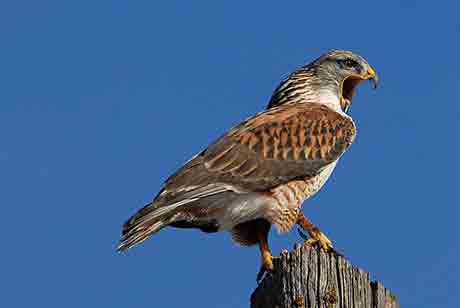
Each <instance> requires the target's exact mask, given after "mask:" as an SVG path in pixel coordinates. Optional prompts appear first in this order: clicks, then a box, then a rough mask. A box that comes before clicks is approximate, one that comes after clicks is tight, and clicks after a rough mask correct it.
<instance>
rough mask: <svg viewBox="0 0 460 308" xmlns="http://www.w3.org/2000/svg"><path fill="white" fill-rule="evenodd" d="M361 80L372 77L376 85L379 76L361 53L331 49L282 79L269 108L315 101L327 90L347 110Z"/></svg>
mask: <svg viewBox="0 0 460 308" xmlns="http://www.w3.org/2000/svg"><path fill="white" fill-rule="evenodd" d="M362 80H369V81H371V82H372V84H373V87H374V88H377V85H378V76H377V74H376V72H375V71H374V69H373V68H372V67H371V66H370V64H369V63H368V62H367V61H366V60H365V59H364V58H363V57H361V56H360V55H358V54H356V53H353V52H351V51H346V50H331V51H329V52H328V53H326V54H324V55H322V56H321V57H319V58H318V59H316V60H315V61H313V62H311V63H310V64H307V65H306V66H304V67H302V68H300V69H299V70H297V71H295V72H294V73H292V74H291V75H290V76H289V77H288V78H287V79H286V80H284V81H283V82H282V83H281V84H280V85H279V86H278V88H277V89H276V90H275V93H274V94H273V96H272V99H271V100H270V103H269V105H268V108H271V107H275V106H279V105H282V104H285V103H290V102H293V103H296V101H298V102H301V101H304V100H309V101H314V100H318V99H321V95H324V93H328V94H332V95H335V96H336V97H338V98H339V100H340V107H341V108H342V110H343V111H345V112H347V110H348V108H349V107H350V105H351V101H352V98H353V96H354V94H355V90H356V87H357V86H358V84H359V83H360V82H361V81H362Z"/></svg>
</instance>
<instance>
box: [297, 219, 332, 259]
mask: <svg viewBox="0 0 460 308" xmlns="http://www.w3.org/2000/svg"><path fill="white" fill-rule="evenodd" d="M297 224H298V225H299V226H301V227H302V229H304V230H305V231H307V232H308V234H309V235H310V238H305V237H304V235H303V233H300V230H299V233H300V236H302V238H303V239H305V242H304V244H305V245H308V246H313V245H319V246H320V247H321V248H322V249H324V250H325V251H330V250H333V246H332V242H331V240H329V239H328V238H327V236H326V235H324V233H323V232H321V231H320V230H319V229H318V228H317V227H316V226H315V225H314V224H312V223H311V222H310V221H309V220H308V219H307V217H305V215H304V214H303V213H302V212H299V215H298V216H297Z"/></svg>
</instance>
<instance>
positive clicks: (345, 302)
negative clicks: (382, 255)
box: [251, 245, 399, 308]
mask: <svg viewBox="0 0 460 308" xmlns="http://www.w3.org/2000/svg"><path fill="white" fill-rule="evenodd" d="M274 265H275V271H274V273H273V274H272V275H268V276H267V277H265V279H264V280H263V281H262V282H261V284H260V285H259V286H258V287H257V289H256V290H255V291H254V293H253V294H252V296H251V308H271V307H273V308H275V307H276V308H300V307H302V308H315V307H318V308H323V307H324V308H399V303H398V300H397V299H396V297H395V296H394V295H393V294H391V293H390V291H389V290H388V289H386V288H385V287H383V286H382V285H381V284H380V283H379V282H376V281H370V278H369V273H366V272H364V271H363V270H362V269H359V268H357V267H354V266H352V265H351V263H350V262H349V261H348V260H346V259H345V258H344V257H342V256H337V255H336V254H335V253H325V252H323V251H321V250H319V249H317V248H312V247H308V246H301V245H296V246H295V247H294V250H293V251H292V252H287V251H283V252H282V253H281V256H280V257H279V258H275V259H274Z"/></svg>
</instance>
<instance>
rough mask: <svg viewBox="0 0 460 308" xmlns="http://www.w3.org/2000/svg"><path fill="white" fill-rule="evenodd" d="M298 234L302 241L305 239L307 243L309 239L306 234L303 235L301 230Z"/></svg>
mask: <svg viewBox="0 0 460 308" xmlns="http://www.w3.org/2000/svg"><path fill="white" fill-rule="evenodd" d="M297 232H299V235H300V237H301V238H302V239H304V240H305V241H306V240H308V239H309V237H308V235H306V234H305V233H303V231H302V229H300V228H297Z"/></svg>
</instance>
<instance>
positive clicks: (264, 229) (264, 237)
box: [256, 220, 273, 283]
mask: <svg viewBox="0 0 460 308" xmlns="http://www.w3.org/2000/svg"><path fill="white" fill-rule="evenodd" d="M269 231H270V223H269V222H268V221H266V220H260V221H258V222H257V229H256V232H257V238H258V239H259V248H260V255H261V257H262V265H261V266H260V270H259V273H258V274H257V282H258V283H259V282H260V281H261V280H262V277H263V275H264V274H265V272H267V271H273V256H272V253H271V252H270V248H269V247H268V232H269Z"/></svg>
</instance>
